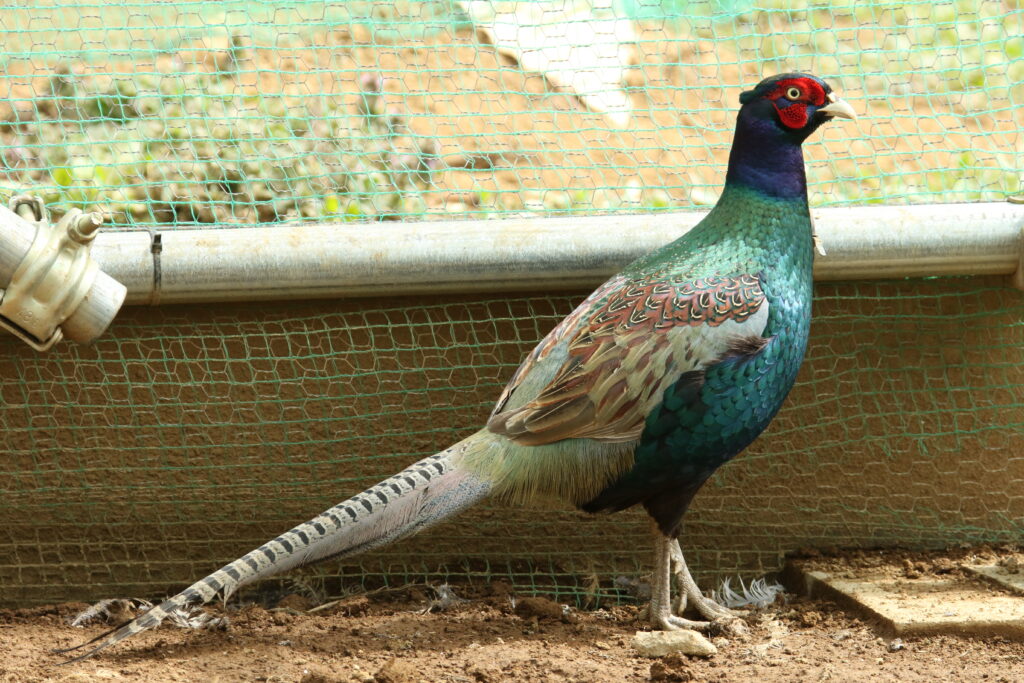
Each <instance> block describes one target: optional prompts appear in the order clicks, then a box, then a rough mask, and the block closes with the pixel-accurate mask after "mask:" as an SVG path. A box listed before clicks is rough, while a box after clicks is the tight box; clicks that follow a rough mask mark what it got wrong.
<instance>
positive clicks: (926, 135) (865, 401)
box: [0, 0, 1024, 605]
mask: <svg viewBox="0 0 1024 683" xmlns="http://www.w3.org/2000/svg"><path fill="white" fill-rule="evenodd" d="M513 4H514V3H513ZM518 5H519V6H529V7H528V9H526V10H522V11H521V12H520V13H519V14H515V13H513V12H512V10H513V9H516V7H511V6H510V5H509V4H508V3H490V2H485V3H479V2H477V3H470V2H429V1H424V2H407V1H402V0H399V1H398V2H389V3H383V2H375V3H371V2H343V3H342V2H339V3H325V2H271V1H267V2H257V1H249V2H220V3H209V2H190V1H173V2H147V3H132V2H128V3H120V4H116V5H114V4H107V3H99V2H96V3H86V2H75V3H71V2H67V3H50V4H46V3H32V4H31V5H29V4H27V3H25V4H21V3H14V4H9V5H6V6H3V7H0V35H2V37H3V40H4V44H5V54H4V55H3V57H2V59H3V65H4V68H3V70H2V72H0V94H2V97H0V119H2V121H3V123H2V125H0V195H3V196H6V195H9V194H14V193H16V192H20V191H24V190H29V191H32V192H36V193H39V194H42V195H43V196H44V197H45V199H46V201H47V204H48V206H49V207H50V208H51V210H53V211H55V212H56V213H58V214H59V213H60V212H61V211H66V210H67V209H69V208H72V207H81V208H85V209H95V210H101V211H103V212H104V213H105V214H106V215H107V217H108V219H109V220H110V221H111V222H112V223H114V224H115V225H116V228H115V229H130V228H131V227H132V226H139V225H142V226H147V225H153V224H160V225H165V226H171V229H173V226H175V225H182V226H186V225H194V224H196V223H205V224H213V225H219V226H229V225H231V224H235V223H238V224H252V223H256V224H271V223H278V222H281V221H302V220H305V221H309V220H315V221H318V222H343V221H361V222H365V223H366V233H367V237H368V239H372V236H373V231H374V222H376V221H380V220H426V219H435V218H459V217H476V218H480V217H495V218H500V217H502V216H506V215H527V214H528V215H538V216H543V215H551V214H565V213H599V212H600V213H612V212H629V213H636V212H640V211H655V210H664V209H669V208H688V207H694V206H705V205H708V204H710V203H711V202H713V201H714V199H715V197H716V195H717V188H718V187H719V186H720V184H721V182H722V180H723V176H724V161H725V157H726V154H727V152H728V146H729V142H730V139H731V128H732V120H733V112H734V110H735V106H736V102H737V96H738V94H739V92H740V90H741V89H743V88H744V87H749V85H750V84H752V83H754V82H756V81H757V80H759V79H760V78H761V77H762V76H763V75H767V74H770V73H774V72H779V71H784V70H791V69H800V70H808V71H812V72H814V73H816V74H818V75H820V76H822V77H824V78H825V79H826V80H828V81H829V82H830V83H832V84H833V85H834V87H835V88H836V89H837V90H838V91H840V92H841V93H842V95H843V97H844V99H846V100H848V101H850V102H851V103H852V104H853V106H854V107H855V109H857V111H858V112H859V113H860V114H861V118H860V121H859V124H857V125H856V126H831V127H827V128H825V129H823V131H822V135H821V138H820V140H818V141H816V142H815V143H814V144H811V145H809V146H808V150H807V158H808V177H809V180H810V183H811V187H810V190H811V199H812V203H814V204H815V205H818V206H824V205H842V204H861V203H866V202H884V203H906V202H934V203H942V202H954V201H1001V200H1003V199H1004V198H1005V196H1006V195H1007V194H1012V193H1014V192H1018V191H1020V189H1021V177H1022V175H1024V136H1022V131H1024V115H1022V113H1021V106H1020V105H1021V103H1022V101H1024V39H1022V38H1021V36H1022V35H1024V11H1022V10H1021V9H1020V8H1019V7H1017V6H1016V5H1015V4H1013V3H1010V4H1007V3H1002V2H982V3H977V2H972V3H968V2H950V3H934V2H928V3H924V2H922V3H900V4H895V3H860V2H858V3H856V4H855V5H854V4H853V3H849V4H843V3H834V4H831V5H824V4H814V5H813V6H808V7H805V8H797V9H794V8H793V6H792V5H787V6H785V7H783V6H782V3H778V4H772V3H767V4H765V3H748V2H731V3H730V2H721V3H700V2H687V3H684V2H673V1H671V0H662V1H660V2H656V1H654V0H651V1H649V2H643V1H641V0H635V1H634V2H621V3H614V4H612V3H607V2H601V1H600V0H593V1H592V2H589V3H583V2H570V1H569V0H565V1H564V2H563V1H562V0H559V1H558V2H545V1H541V0H538V1H537V2H534V3H522V2H521V3H518ZM537 8H540V11H538V9H537ZM513 18H514V19H515V21H517V22H518V25H519V26H521V27H527V28H529V27H533V29H536V27H537V26H542V27H543V26H550V25H561V26H577V27H578V28H579V29H580V30H579V31H577V32H575V33H574V32H573V31H564V30H563V31H562V32H561V33H558V34H556V35H558V36H559V38H558V40H555V39H553V38H550V36H549V37H548V40H547V43H548V44H550V45H552V46H554V47H559V46H561V47H563V48H565V47H566V46H569V47H572V46H573V45H575V44H577V43H579V44H585V43H587V41H585V40H581V39H579V34H583V35H589V36H591V37H590V39H589V43H590V44H597V45H610V46H611V48H613V49H610V52H609V51H608V50H605V51H604V52H602V54H605V53H610V54H612V55H613V56H614V57H615V58H616V59H619V60H620V61H622V62H623V63H624V65H623V66H622V69H621V73H618V72H616V73H618V75H617V76H616V78H617V80H615V81H614V82H612V81H607V80H606V81H604V82H602V84H600V86H599V87H594V86H593V83H591V84H590V86H589V89H588V87H584V86H585V85H586V82H585V81H584V82H582V83H583V85H581V84H580V83H581V82H580V81H575V80H573V79H574V78H575V77H574V76H573V72H572V71H571V70H567V69H566V68H565V67H564V66H563V67H558V66H557V65H555V66H552V65H551V64H548V63H546V62H544V60H543V59H541V60H540V61H537V60H536V59H534V58H533V57H529V56H527V53H528V52H530V50H527V49H525V48H524V46H527V47H528V46H529V45H530V44H531V43H530V42H529V41H530V40H532V38H530V35H532V34H531V32H530V31H528V30H527V28H523V29H522V30H523V34H522V44H520V45H518V46H517V45H516V44H515V41H510V40H508V37H507V35H506V32H505V29H503V28H502V26H504V25H506V24H507V23H508V22H509V21H512V19H513ZM502 22H504V23H502ZM624 26H625V28H623V27H624ZM595 35H596V36H617V37H616V38H615V39H612V38H604V39H602V40H598V39H596V38H594V37H593V36H595ZM622 35H625V38H622ZM620 39H621V40H620ZM517 50H518V52H517ZM533 52H537V50H536V49H534V50H533ZM612 61H613V62H614V60H612ZM614 66H615V65H614V64H612V67H614ZM612 67H610V68H612ZM613 70H614V69H613ZM613 80H614V79H613ZM627 117H628V119H627ZM584 294H585V292H578V293H565V294H561V293H559V294H551V293H548V294H536V295H523V294H514V295H509V296H497V295H477V296H469V295H464V296H445V297H443V298H438V297H432V298H416V297H407V296H401V297H399V296H395V295H391V294H389V293H388V292H386V291H382V292H380V297H379V298H374V299H361V300H346V301H331V302H301V303H295V302H292V303H274V304H266V303H263V304H258V305H257V304H249V305H236V304H230V305H228V304H224V305H221V306H209V305H208V306H203V307H197V306H174V307H162V308H159V309H140V308H133V309H126V310H125V311H124V312H122V314H121V315H120V316H119V318H118V319H117V321H115V323H114V325H113V326H112V327H111V329H110V331H109V332H108V333H107V335H105V337H104V338H102V339H101V340H100V341H99V342H97V343H96V344H95V345H94V346H92V347H90V348H78V347H73V346H71V345H63V346H62V347H61V348H60V350H59V351H57V352H51V353H50V354H49V355H46V356H38V355H36V354H34V352H32V351H30V350H28V349H27V348H22V347H21V346H20V345H19V342H16V341H15V340H13V339H8V338H3V339H0V348H2V352H0V365H2V370H0V428H2V430H3V435H4V440H5V443H6V444H7V447H6V449H5V457H4V464H3V465H0V471H2V473H0V492H2V495H0V603H3V604H13V605H26V604H38V603H43V602H49V601H55V600H65V599H78V600H86V599H93V598H102V597H110V596H111V595H150V596H152V595H160V594H163V593H165V592H167V591H169V590H176V589H177V588H179V587H181V586H182V585H184V584H185V583H187V582H189V581H190V580H191V579H194V578H196V577H198V576H200V575H203V574H205V573H207V572H208V571H209V570H211V569H212V568H214V567H216V566H219V565H220V564H221V563H222V562H223V561H227V560H230V559H233V558H234V557H236V556H238V555H239V554H241V553H242V552H244V551H246V550H248V549H250V548H251V547H253V546H254V545H257V544H259V543H261V542H263V541H264V540H266V539H267V538H270V537H272V536H273V535H275V534H276V533H278V532H280V531H281V530H283V529H285V528H287V527H289V526H291V525H292V524H294V523H295V522H298V521H303V520H305V519H307V518H309V517H310V516H311V515H312V514H315V513H316V512H319V511H320V510H321V509H323V508H325V507H327V506H329V505H331V504H333V503H335V502H337V501H339V500H341V499H342V498H343V497H345V496H347V495H350V494H352V493H354V492H356V491H358V490H361V489H362V488H364V487H365V486H366V485H368V484H371V483H374V482H376V481H377V480H379V479H380V478H381V477H382V476H384V475H387V474H391V473H393V472H394V471H396V470H397V469H399V468H400V467H401V466H403V465H405V464H407V463H409V462H411V461H412V460H414V459H416V458H418V457H422V456H423V455H426V454H429V453H432V452H435V451H436V450H438V449H440V448H442V447H444V446H446V445H448V444H449V443H451V442H452V441H454V440H456V439H458V438H460V437H461V436H464V435H465V434H466V433H468V432H469V431H471V430H472V429H474V428H476V427H478V426H479V425H480V424H481V423H482V421H483V420H484V419H485V418H486V415H487V414H488V412H489V410H490V407H491V405H492V402H493V400H494V399H495V397H496V396H497V394H498V393H499V392H500V389H501V387H502V386H503V384H504V382H505V381H507V379H508V378H509V377H510V375H511V373H512V371H513V370H514V368H515V366H516V365H517V364H518V363H519V361H520V359H521V358H522V356H523V355H524V354H525V353H526V352H527V351H528V350H529V349H530V348H531V347H532V345H533V344H535V343H536V341H537V340H538V339H539V338H540V337H541V336H543V334H544V333H546V331H547V330H548V329H550V328H551V327H552V326H553V325H554V324H555V323H556V322H557V321H558V320H559V319H560V318H561V316H563V315H565V314H566V313H567V312H568V311H570V310H571V308H572V307H573V305H574V304H575V303H576V302H578V301H579V300H580V298H582V296H583V295H584ZM812 335H813V336H812V340H811V345H810V350H809V355H808V361H807V364H806V365H805V367H804V369H803V370H802V372H801V376H800V379H799V383H798V386H797V388H796V389H795V390H794V393H793V394H792V396H791V399H790V401H789V402H788V404H787V407H786V408H784V410H783V412H782V413H781V414H780V416H779V418H778V419H777V420H776V422H775V423H774V424H773V425H772V427H771V428H770V430H769V432H768V433H767V434H766V435H765V437H764V438H762V439H761V440H759V441H758V442H757V443H756V444H755V445H754V446H753V447H752V448H751V449H750V450H749V451H748V452H747V453H746V454H745V455H744V456H743V457H741V458H739V459H737V460H736V461H735V462H733V463H731V464H730V465H728V466H727V467H725V468H723V469H722V470H721V471H720V472H719V473H718V474H717V475H716V476H715V477H714V478H713V479H712V480H711V482H709V484H708V485H707V486H706V487H705V490H704V491H702V493H701V494H700V495H699V496H698V498H697V500H696V502H695V504H694V506H693V508H692V510H691V512H690V513H689V515H688V518H687V524H686V529H685V533H686V539H685V541H684V543H685V546H686V547H687V548H688V549H690V552H691V553H692V556H691V557H690V560H691V562H690V563H691V566H692V567H693V568H694V570H695V573H696V574H697V575H698V579H703V580H707V579H709V578H710V577H711V576H713V575H718V574H721V573H744V574H747V575H752V574H757V573H761V572H764V571H767V570H772V569H775V568H777V567H778V566H779V561H780V557H781V555H782V554H783V553H784V552H787V551H791V550H794V549H797V548H800V547H804V546H809V547H819V548H820V547H851V546H852V547H872V546H876V545H904V546H914V547H921V546H930V547H934V546H943V545H947V544H950V543H960V542H969V543H985V542H990V543H1013V542H1019V539H1020V538H1021V537H1022V533H1024V528H1022V524H1021V520H1022V519H1024V449H1022V448H1021V443H1024V441H1022V439H1021V437H1022V436H1024V388H1022V387H1024V362H1022V361H1024V357H1022V351H1021V349H1022V348H1024V301H1022V299H1021V297H1020V296H1019V294H1018V293H1016V292H1015V291H1014V290H1011V289H1008V288H1007V287H1006V285H1005V283H1004V282H1002V281H1000V280H998V279H994V278H941V279H932V280H919V281H905V282H857V283H845V284H819V285H818V286H817V288H816V319H815V323H814V326H813V330H812ZM647 534H648V526H647V523H646V521H645V520H644V517H643V515H641V514H636V513H632V512H629V513H623V514H619V515H615V516H611V517H600V518H593V517H589V516H586V515H583V514H581V513H576V512H573V511H567V510H564V509H558V508H556V509H553V510H527V509H519V508H507V507H501V506H496V505H483V506H481V507H479V508H477V509H475V510H473V511H471V512H469V513H467V514H465V515H464V516H462V517H460V518H459V519H458V520H456V521H454V522H451V523H449V524H446V525H444V526H441V527H438V528H437V529H435V530H431V531H429V532H427V533H425V534H423V535H420V536H417V537H415V538H413V539H409V540H407V541H403V542H402V543H400V544H397V545H395V546H393V547H390V548H387V549H384V550H382V551H378V552H376V553H374V554H372V555H368V556H366V557H363V558H360V559H358V560H356V561H352V562H347V563H345V564H344V565H343V566H341V567H337V566H334V565H329V566H325V567H321V568H319V569H318V570H316V572H314V573H311V574H309V575H307V576H306V577H305V578H300V579H297V580H299V581H302V582H305V583H307V584H310V585H315V586H317V587H318V588H317V590H322V591H325V592H328V593H332V594H334V593H338V592H342V591H346V590H352V589H354V588H370V587H375V586H377V585H381V584H382V583H384V582H387V583H390V584H393V583H405V582H411V581H434V580H442V579H444V578H452V577H458V578H461V579H463V580H471V581H490V580H494V579H495V578H509V579H511V580H512V581H513V582H514V584H515V585H516V587H517V588H518V589H521V590H535V591H540V592H545V593H549V594H551V595H553V596H556V597H558V598H559V599H564V600H576V601H578V602H580V603H581V604H595V603H596V602H600V601H607V600H615V599H620V598H628V597H629V596H628V595H627V593H626V592H624V591H623V590H621V586H622V585H623V584H621V583H620V584H616V583H615V579H616V577H618V576H620V575H621V576H627V577H635V576H637V575H639V574H640V573H642V572H643V571H644V570H645V568H647V567H648V566H649V562H650V558H649V557H648V555H649V550H648V549H647V544H646V542H645V541H646V535H647Z"/></svg>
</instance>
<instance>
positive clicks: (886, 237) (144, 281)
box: [93, 203, 1024, 304]
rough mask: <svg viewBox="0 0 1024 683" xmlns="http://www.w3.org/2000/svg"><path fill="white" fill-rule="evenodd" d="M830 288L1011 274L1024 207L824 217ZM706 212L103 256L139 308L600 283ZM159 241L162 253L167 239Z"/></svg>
mask: <svg viewBox="0 0 1024 683" xmlns="http://www.w3.org/2000/svg"><path fill="white" fill-rule="evenodd" d="M813 213H814V217H815V223H816V229H817V232H818V235H819V238H820V241H821V244H822V245H823V247H824V248H825V250H826V252H827V255H826V256H820V257H818V259H817V263H816V265H815V277H816V278H817V279H819V280H845V279H875V278H896V277H914V276H917V277H920V276H933V275H987V274H1005V275H1011V274H1013V273H1015V272H1016V271H1017V270H1018V267H1019V265H1020V262H1021V249H1022V246H1021V244H1022V243H1021V235H1022V230H1024V206H1022V205H1017V204H1010V203H1005V204H1004V203H988V204H943V205H926V206H925V205H922V206H867V207H850V208H830V209H816V210H814V212H813ZM703 216H704V212H700V211H687V212H671V213H658V214H645V215H628V216H623V215H611V216H578V217H577V216H574V217H570V218H510V219H504V220H487V221H478V220H474V221H446V222H422V223H383V224H372V225H367V224H354V223H344V224H336V223H332V224H312V225H285V226H274V227H253V228H229V227H224V228H211V229H182V228H174V229H168V230H157V231H154V232H105V233H100V234H99V235H98V236H97V238H96V242H95V244H94V246H93V256H94V258H95V259H96V260H97V261H98V262H99V263H100V266H101V267H102V268H103V270H104V271H106V272H107V273H109V274H110V275H112V276H113V277H114V278H116V279H117V280H119V281H121V282H123V283H124V284H125V285H127V287H128V299H127V303H134V304H146V303H149V304H153V303H187V302H210V301H256V300H268V299H306V298H332V297H345V296H370V295H387V294H398V293H410V292H415V293H420V294H434V293H445V292H482V291H516V290H519V291H522V290H541V291H555V290H566V289H577V288H586V287H592V286H594V285H595V284H597V283H599V282H600V281H602V280H603V279H604V278H606V277H608V276H609V275H611V274H612V273H614V272H616V271H617V270H618V269H620V268H621V267H622V266H623V265H625V264H626V263H628V262H629V261H630V260H632V259H633V258H635V257H637V256H639V255H640V254H643V253H645V252H647V251H650V250H652V249H654V248H656V247H658V246H660V245H662V244H665V243H667V242H669V241H671V240H673V239H675V238H676V237H678V236H679V235H681V234H682V233H683V232H685V231H686V230H688V229H689V228H690V227H692V226H693V225H694V224H696V222H697V221H698V220H700V219H701V218H702V217H703ZM156 238H158V239H159V243H160V244H159V249H158V250H156V251H158V253H156V254H154V253H153V252H154V248H153V242H154V239H156Z"/></svg>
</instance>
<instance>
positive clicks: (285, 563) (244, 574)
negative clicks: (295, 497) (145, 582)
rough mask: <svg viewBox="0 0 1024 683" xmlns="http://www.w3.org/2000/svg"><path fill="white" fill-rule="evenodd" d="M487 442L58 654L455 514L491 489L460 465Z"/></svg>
mask: <svg viewBox="0 0 1024 683" xmlns="http://www.w3.org/2000/svg"><path fill="white" fill-rule="evenodd" d="M488 443H489V437H488V435H487V433H486V432H478V433H477V434H474V435H473V436H471V437H469V438H467V439H465V440H464V441H460V442H459V443H457V444H455V445H454V446H452V447H451V448H449V449H447V450H445V451H442V452H440V453H437V454H436V455H432V456H430V457H429V458H424V459H423V460H420V461H419V462H417V463H415V464H413V465H411V466H409V467H407V468H406V469H404V470H402V471H401V472H399V473H398V474H396V475H394V476H392V477H390V478H388V479H385V480H384V481H382V482H381V483H379V484H377V485H376V486H373V487H371V488H369V489H367V490H366V491H363V492H362V493H360V494H357V495H355V496H353V497H351V498H349V499H348V500H346V501H344V502H342V503H338V504H337V505H335V506H334V507H332V508H330V509H329V510H327V511H325V512H324V513H322V514H320V515H319V516H317V517H315V518H314V519H311V520H310V521H308V522H305V523H303V524H300V525H298V526H297V527H295V528H294V529H292V530H291V531H286V532H285V533H283V534H281V535H280V536H278V537H277V538H275V539H274V540H272V541H268V542H267V543H264V544H263V545H261V546H260V547H259V548H256V549H255V550H253V551H251V552H249V553H247V554H245V555H244V556H242V557H240V558H238V559H237V560H235V561H234V562H231V563H229V564H226V565H224V566H223V567H221V568H220V569H218V570H217V571H215V572H214V573H212V574H210V575H209V576H207V577H206V578H204V579H201V580H199V581H197V582H196V583H194V584H192V585H191V586H189V587H188V588H186V589H185V590H183V591H182V592H180V593H178V594H177V595H175V596H174V597H172V598H168V599H167V600H165V601H164V602H162V603H160V604H159V605H157V606H156V607H154V608H152V609H150V610H149V611H148V612H145V613H144V614H141V615H139V616H138V617H136V618H135V619H132V620H131V621H129V622H127V623H125V624H123V625H121V626H119V627H117V628H114V629H112V630H110V631H107V632H106V633H103V634H101V635H99V636H97V637H96V638H93V639H92V640H90V641H88V642H86V643H82V644H81V645H78V646H75V647H72V648H67V649H65V650H58V651H57V652H59V653H66V652H74V651H77V650H80V649H82V648H89V649H88V650H87V651H86V652H85V653H83V654H81V655H79V656H77V657H75V658H73V659H69V660H68V661H67V662H65V663H70V662H76V661H79V660H82V659H86V658H88V657H91V656H93V655H94V654H96V653H97V652H99V651H100V650H104V649H106V648H108V647H110V646H111V645H113V644H115V643H117V642H120V641H122V640H124V639H125V638H129V637H131V636H133V635H135V634H136V633H141V632H143V631H148V630H149V629H151V628H156V627H157V626H159V625H160V623H161V622H163V620H164V619H167V618H168V617H171V618H175V617H176V616H180V615H182V614H187V613H188V612H189V611H190V610H191V609H193V608H195V607H198V606H200V605H203V604H205V603H207V602H209V601H211V600H213V599H214V598H215V597H217V595H218V594H223V596H224V599H225V600H226V599H227V598H228V596H230V595H231V594H232V593H234V592H235V591H236V590H237V589H238V588H240V587H241V586H244V585H246V584H248V583H251V582H253V581H258V580H259V579H264V578H266V577H269V576H272V575H274V574H278V573H280V572H283V571H286V570H289V569H294V568H296V567H303V566H305V565H308V564H312V563H313V562H319V561H322V560H327V559H331V558H341V557H346V556H349V555H355V554H358V553H361V552H364V551H366V550H370V549H372V548H376V547H379V546H382V545H385V544H387V543H390V542H392V541H396V540H398V539H400V538H403V537H405V536H409V535H411V534H414V533H416V532H417V531H420V530H421V529H425V528H426V527H428V526H430V525H432V524H434V523H435V522H439V521H441V520H443V519H446V518H448V517H451V516H452V515H455V514H457V513H458V512H461V511H462V510H464V509H465V508H467V507H469V506H470V505H472V504H473V503H475V502H477V501H478V500H480V499H481V498H483V497H484V496H486V495H487V494H488V493H489V492H490V488H491V487H490V485H489V484H488V483H487V482H485V481H484V480H482V479H480V478H478V477H475V476H473V475H472V474H469V473H467V472H465V471H463V470H460V469H459V468H458V460H459V458H460V456H462V455H463V454H465V453H466V452H467V451H470V450H475V449H477V448H486V447H487V445H488ZM90 646H92V647H90Z"/></svg>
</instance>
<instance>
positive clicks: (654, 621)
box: [651, 614, 711, 631]
mask: <svg viewBox="0 0 1024 683" xmlns="http://www.w3.org/2000/svg"><path fill="white" fill-rule="evenodd" d="M651 626H652V627H653V628H656V629H658V630H659V631H678V630H680V629H687V630H690V631H707V630H708V629H710V628H711V622H709V621H692V620H690V619H684V618H682V617H677V616H675V615H674V614H655V615H652V616H651Z"/></svg>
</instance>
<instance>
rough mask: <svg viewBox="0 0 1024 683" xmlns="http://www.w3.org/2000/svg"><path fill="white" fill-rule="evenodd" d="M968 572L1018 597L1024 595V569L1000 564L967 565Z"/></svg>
mask: <svg viewBox="0 0 1024 683" xmlns="http://www.w3.org/2000/svg"><path fill="white" fill-rule="evenodd" d="M964 569H966V570H967V571H969V572H971V573H972V574H975V575H977V576H980V577H981V578H983V579H986V580H988V581H993V582H995V583H996V584H998V585H999V586H1002V587H1003V588H1005V589H1007V590H1009V591H1011V592H1013V593H1017V594H1018V595H1024V569H1022V568H1021V567H1020V566H1018V565H1016V564H1014V565H1012V566H1010V567H1007V566H1005V565H998V564H984V565H977V566H972V565H967V566H966V567H964Z"/></svg>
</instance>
